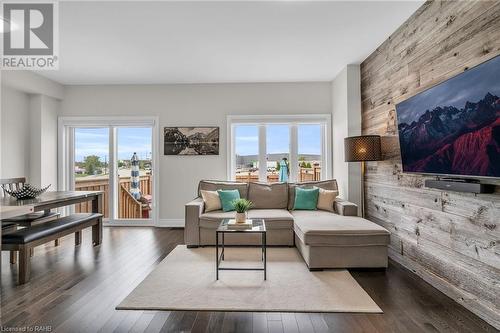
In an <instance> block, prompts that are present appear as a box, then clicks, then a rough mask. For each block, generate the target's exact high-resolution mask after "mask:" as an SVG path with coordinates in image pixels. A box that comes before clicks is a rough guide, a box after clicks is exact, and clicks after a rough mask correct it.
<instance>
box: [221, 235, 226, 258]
mask: <svg viewBox="0 0 500 333" xmlns="http://www.w3.org/2000/svg"><path fill="white" fill-rule="evenodd" d="M224 235H225V232H223V233H222V254H221V256H222V260H224Z"/></svg>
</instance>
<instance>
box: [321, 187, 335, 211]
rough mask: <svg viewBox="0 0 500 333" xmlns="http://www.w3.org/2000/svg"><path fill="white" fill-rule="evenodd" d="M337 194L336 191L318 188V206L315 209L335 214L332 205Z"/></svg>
mask: <svg viewBox="0 0 500 333" xmlns="http://www.w3.org/2000/svg"><path fill="white" fill-rule="evenodd" d="M338 194H339V192H338V191H332V190H325V189H322V188H319V195H318V204H317V205H316V208H317V209H321V210H326V211H329V212H335V210H334V208H333V203H334V202H335V198H336V197H337V195H338Z"/></svg>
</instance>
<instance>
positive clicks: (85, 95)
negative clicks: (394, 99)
mask: <svg viewBox="0 0 500 333" xmlns="http://www.w3.org/2000/svg"><path fill="white" fill-rule="evenodd" d="M331 96H332V94H331V87H330V83H328V82H320V83H256V84H209V85H128V86H127V85H124V86H67V87H66V89H65V97H64V100H63V101H62V104H61V114H62V115H65V116H86V115H87V116H91V115H94V116H100V115H106V116H109V115H116V116H121V115H149V116H159V119H160V127H161V130H162V129H163V127H164V126H219V127H220V155H219V156H164V155H163V151H162V147H163V144H162V143H160V147H161V148H160V150H161V151H160V152H159V153H160V158H159V160H160V175H159V176H160V200H161V202H160V203H159V204H160V219H162V220H171V221H180V220H182V221H183V219H184V204H185V203H186V202H187V201H189V200H191V199H192V198H194V197H195V196H196V189H197V183H198V181H199V180H201V179H225V178H226V167H227V164H226V158H227V156H226V143H227V137H226V116H227V115H229V114H233V115H238V114H239V115H244V114H247V115H248V114H258V115H260V114H305V113H323V114H324V113H330V112H331ZM166 223H168V221H167V222H166Z"/></svg>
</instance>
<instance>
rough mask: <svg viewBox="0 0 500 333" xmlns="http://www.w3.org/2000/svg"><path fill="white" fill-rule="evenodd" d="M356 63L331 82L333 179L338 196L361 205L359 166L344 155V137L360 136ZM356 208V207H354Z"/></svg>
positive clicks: (358, 79)
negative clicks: (336, 185)
mask: <svg viewBox="0 0 500 333" xmlns="http://www.w3.org/2000/svg"><path fill="white" fill-rule="evenodd" d="M360 80H361V79H360V69H359V65H347V66H346V67H345V68H344V69H343V70H342V71H341V72H340V73H339V74H338V75H337V77H335V79H334V80H333V81H332V123H333V124H332V133H333V178H335V179H337V182H338V184H339V190H340V196H341V197H343V198H345V199H347V200H349V201H351V202H354V203H356V204H358V206H360V205H361V191H360V187H361V168H360V164H359V163H347V162H345V158H344V138H345V137H348V136H355V135H361V81H360ZM358 211H360V210H358Z"/></svg>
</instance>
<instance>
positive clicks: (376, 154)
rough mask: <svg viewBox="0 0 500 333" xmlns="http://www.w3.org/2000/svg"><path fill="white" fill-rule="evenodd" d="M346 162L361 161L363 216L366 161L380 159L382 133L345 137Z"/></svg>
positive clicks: (362, 214) (362, 210)
mask: <svg viewBox="0 0 500 333" xmlns="http://www.w3.org/2000/svg"><path fill="white" fill-rule="evenodd" d="M344 154H345V161H346V162H361V216H363V217H365V162H366V161H380V159H381V157H382V153H381V149H380V135H361V136H350V137H347V138H345V139H344Z"/></svg>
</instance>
